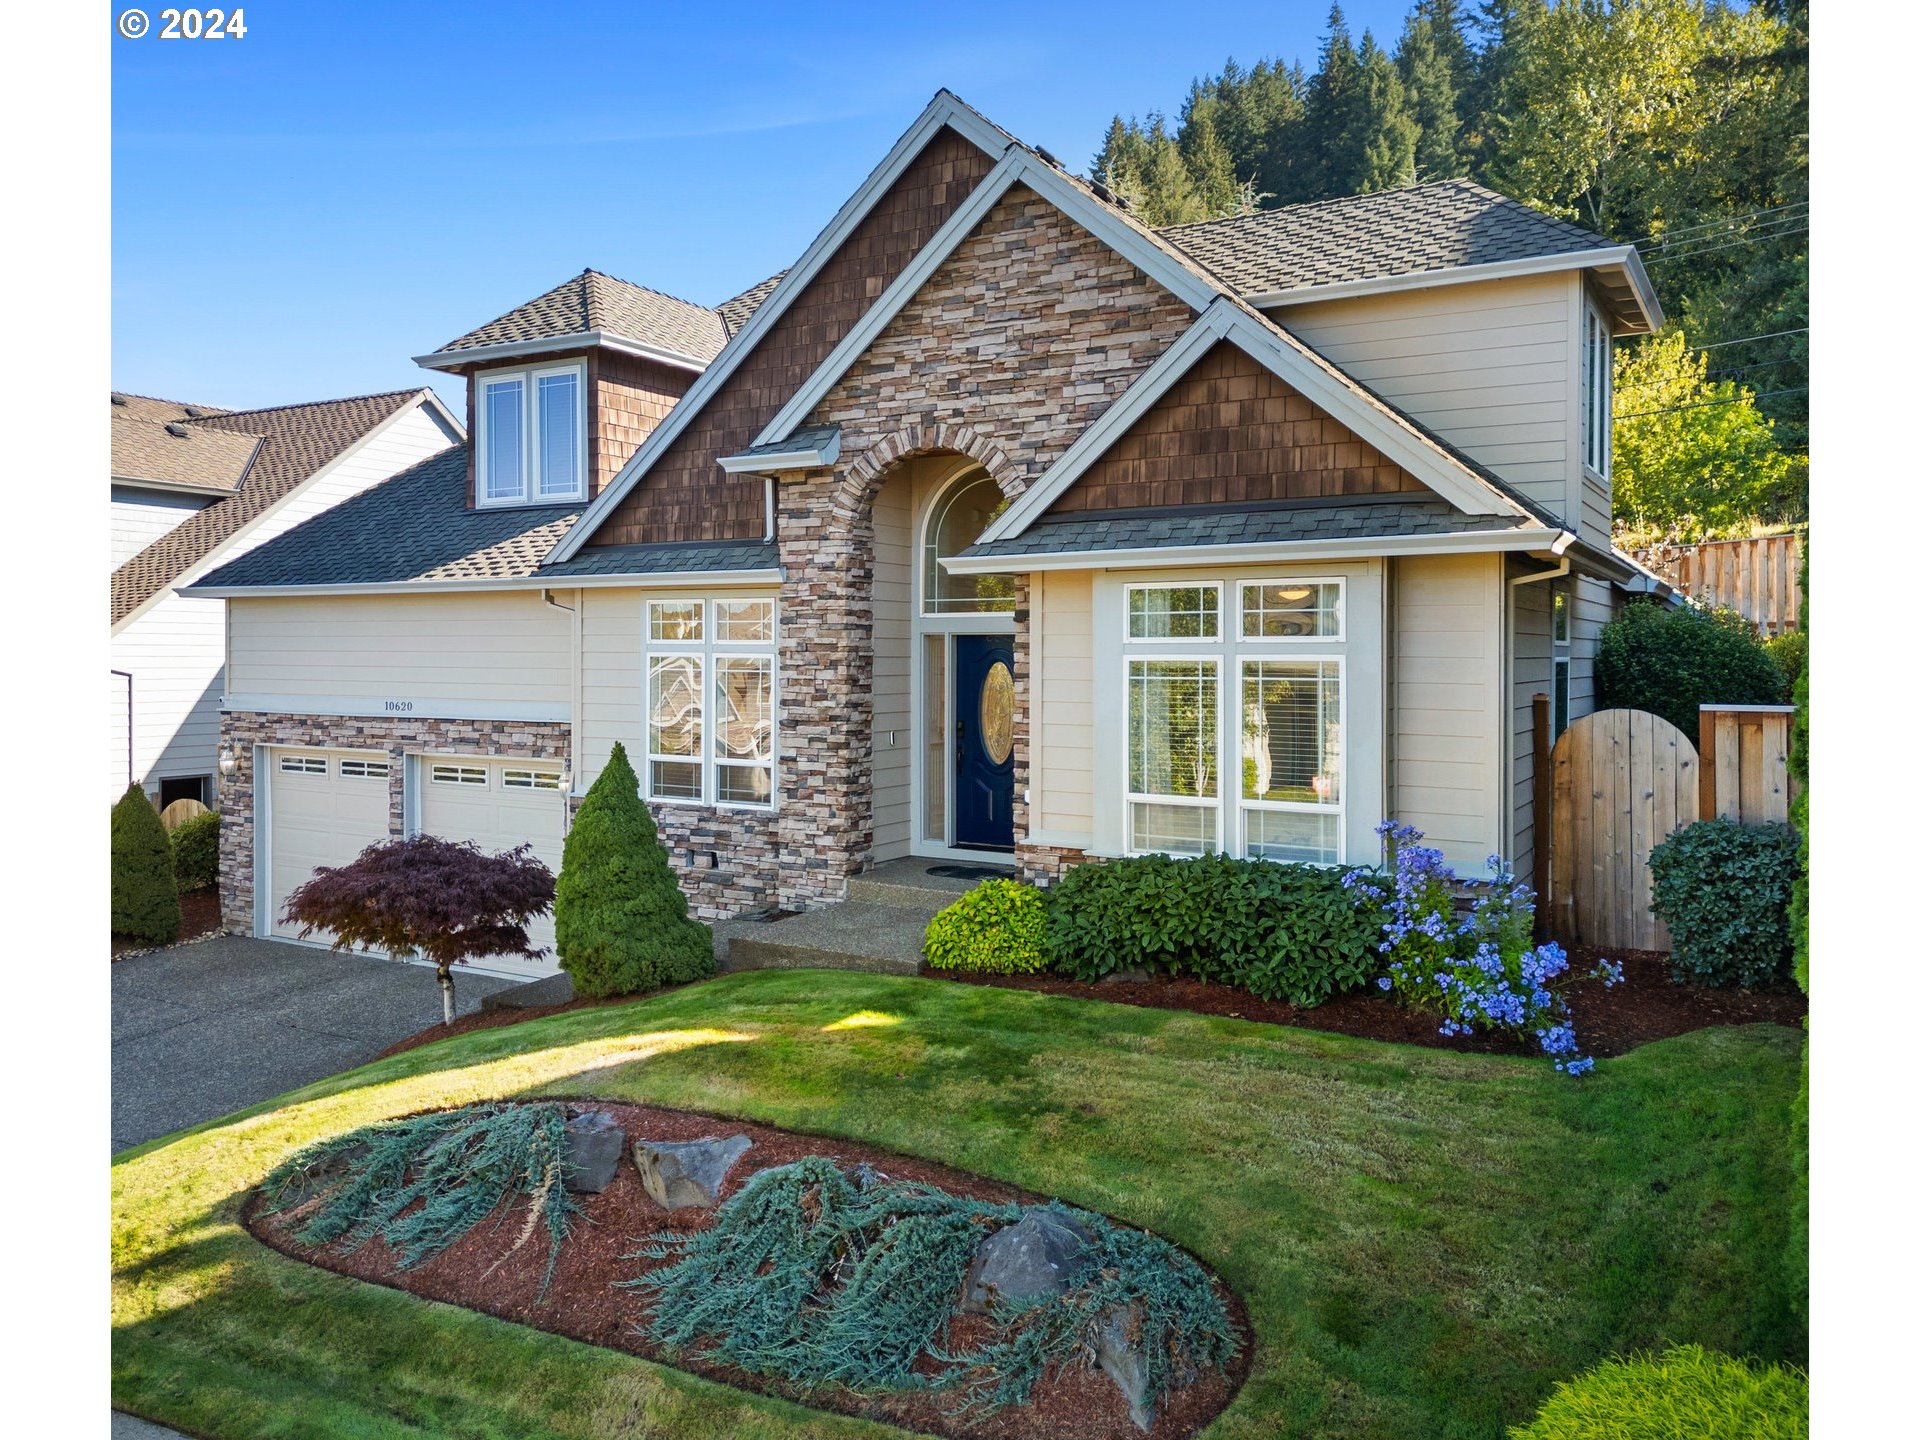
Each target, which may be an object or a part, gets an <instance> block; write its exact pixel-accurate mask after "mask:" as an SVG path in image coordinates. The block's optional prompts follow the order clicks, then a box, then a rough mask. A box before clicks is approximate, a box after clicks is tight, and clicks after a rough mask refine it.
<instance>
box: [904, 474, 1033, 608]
mask: <svg viewBox="0 0 1920 1440" xmlns="http://www.w3.org/2000/svg"><path fill="white" fill-rule="evenodd" d="M1007 505H1008V500H1007V497H1006V496H1005V495H1002V494H1001V493H1000V486H999V485H998V484H997V483H996V482H995V481H994V479H993V477H992V476H991V475H989V474H987V472H986V471H985V470H980V469H971V470H968V471H965V472H963V473H962V474H961V475H960V476H959V477H958V478H957V479H955V480H954V481H953V482H952V483H951V484H950V485H949V486H948V487H947V489H946V490H945V491H944V492H942V493H941V494H940V496H939V497H938V498H936V499H935V501H934V502H933V504H932V505H931V506H929V507H928V510H927V520H926V527H925V529H924V530H923V531H922V533H921V537H920V556H921V558H920V608H921V613H922V614H926V615H964V614H988V613H992V612H995V611H1003V610H1011V609H1013V577H1012V576H1009V575H949V574H948V573H947V572H946V571H945V570H944V569H942V568H941V566H940V561H941V560H942V559H943V558H946V557H949V556H954V555H958V554H959V553H960V552H961V551H962V550H964V549H966V548H967V547H968V546H969V545H971V544H973V542H974V541H976V540H978V539H979V538H980V532H981V531H982V530H985V529H986V528H987V526H989V525H991V524H992V523H993V522H994V521H995V520H997V519H999V517H1000V512H1001V511H1003V510H1005V509H1006V508H1007Z"/></svg>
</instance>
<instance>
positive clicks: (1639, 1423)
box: [1507, 1345, 1808, 1440]
mask: <svg viewBox="0 0 1920 1440" xmlns="http://www.w3.org/2000/svg"><path fill="white" fill-rule="evenodd" d="M1807 1429H1808V1425H1807V1377H1806V1375H1805V1374H1804V1373H1803V1372H1802V1371H1799V1370H1795V1369H1793V1368H1791V1367H1787V1366H1780V1365H1768V1366H1764V1367H1755V1366H1749V1365H1747V1364H1745V1363H1744V1362H1742V1361H1739V1360H1735V1359H1734V1358H1733V1357H1732V1356H1730V1355H1718V1354H1715V1353H1713V1352H1711V1351H1708V1350H1703V1349H1702V1348H1701V1347H1700V1346H1698V1345H1676V1346H1674V1347H1673V1348H1672V1349H1670V1350H1668V1351H1666V1353H1664V1354H1662V1355H1636V1356H1629V1357H1627V1358H1626V1359H1624V1360H1609V1361H1608V1362H1607V1363H1606V1364H1604V1365H1602V1366H1600V1367H1599V1368H1598V1369H1595V1370H1590V1371H1588V1372H1587V1373H1586V1374H1585V1375H1581V1376H1579V1377H1577V1378H1575V1379H1573V1380H1568V1381H1564V1382H1562V1383H1561V1384H1560V1386H1559V1387H1558V1388H1556V1389H1555V1390H1554V1392H1553V1394H1552V1395H1551V1396H1549V1397H1548V1398H1547V1403H1546V1404H1544V1405H1542V1406H1541V1407H1540V1413H1539V1414H1538V1415H1536V1416H1535V1417H1534V1419H1533V1421H1532V1423H1530V1424H1527V1425H1520V1426H1516V1427H1514V1428H1513V1429H1512V1430H1510V1431H1508V1432H1507V1436H1508V1440H1600V1437H1602V1436H1604V1437H1606V1440H1672V1437H1674V1436H1679V1435H1701V1436H1712V1435H1725V1436H1728V1437H1732V1436H1736V1435H1737V1436H1739V1437H1740V1440H1804V1437H1805V1436H1806V1434H1807Z"/></svg>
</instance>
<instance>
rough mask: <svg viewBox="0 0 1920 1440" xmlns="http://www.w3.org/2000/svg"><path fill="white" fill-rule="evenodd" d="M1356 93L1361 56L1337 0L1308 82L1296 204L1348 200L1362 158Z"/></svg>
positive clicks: (1353, 187)
mask: <svg viewBox="0 0 1920 1440" xmlns="http://www.w3.org/2000/svg"><path fill="white" fill-rule="evenodd" d="M1359 92H1360V57H1359V55H1358V53H1356V51H1355V50H1354V48H1353V36H1352V35H1351V34H1349V33H1348V31H1347V17H1346V15H1345V14H1344V13H1343V12H1342V11H1341V9H1340V6H1339V4H1338V0H1336V3H1335V4H1334V7H1333V9H1332V10H1331V11H1330V12H1329V13H1328V15H1327V35H1326V38H1325V39H1324V40H1323V41H1321V43H1320V68H1319V69H1318V70H1316V71H1315V72H1314V75H1313V78H1312V79H1311V80H1309V81H1308V82H1307V103H1306V113H1305V115H1304V116H1303V117H1302V120H1301V127H1300V129H1301V140H1302V143H1303V145H1304V148H1305V150H1306V152H1307V166H1308V167H1309V168H1308V170H1307V174H1306V176H1305V177H1303V179H1304V184H1303V185H1302V187H1301V188H1302V191H1303V193H1301V194H1299V195H1298V196H1297V197H1296V198H1297V199H1300V200H1324V199H1326V198H1328V197H1329V196H1333V195H1351V194H1353V193H1354V189H1355V181H1356V179H1357V178H1358V176H1359V175H1360V173H1361V171H1362V169H1363V167H1364V164H1365V158H1364V156H1363V155H1362V154H1361V153H1360V150H1359V149H1357V148H1356V142H1357V144H1358V146H1359V147H1364V146H1365V144H1366V138H1365V137H1364V136H1356V134H1355V132H1354V124H1353V121H1354V114H1355V109H1356V100H1357V97H1358V95H1359Z"/></svg>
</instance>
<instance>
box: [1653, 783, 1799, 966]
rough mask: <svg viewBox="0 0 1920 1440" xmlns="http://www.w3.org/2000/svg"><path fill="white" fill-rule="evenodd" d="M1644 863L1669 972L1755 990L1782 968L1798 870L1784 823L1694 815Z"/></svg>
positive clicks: (1787, 956)
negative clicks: (1664, 934)
mask: <svg viewBox="0 0 1920 1440" xmlns="http://www.w3.org/2000/svg"><path fill="white" fill-rule="evenodd" d="M1647 864H1648V866H1649V868H1650V869H1651V870H1652V871H1653V913H1654V914H1656V915H1658V916H1659V917H1660V918H1661V919H1662V920H1664V921H1666V923H1667V928H1668V929H1669V930H1671V931H1672V932H1673V969H1674V974H1675V976H1676V977H1687V978H1691V979H1694V980H1698V981H1700V982H1701V983H1702V984H1705V985H1716V986H1728V985H1737V986H1741V987H1743V988H1745V989H1755V988H1757V987H1759V986H1763V985H1771V984H1772V983H1773V982H1774V981H1776V980H1778V979H1779V978H1780V977H1781V976H1782V975H1783V974H1785V973H1786V970H1787V966H1788V964H1789V963H1790V962H1791V960H1792V958H1793V889H1794V882H1795V881H1796V880H1797V879H1798V878H1799V875H1800V840H1799V837H1798V836H1797V835H1795V834H1794V833H1793V828H1792V827H1791V826H1789V825H1741V824H1739V823H1737V822H1735V821H1732V820H1701V821H1698V822H1697V823H1695V824H1692V825H1689V826H1687V827H1686V828H1685V829H1684V830H1678V831H1676V832H1674V834H1672V835H1670V836H1668V837H1667V838H1666V839H1665V840H1663V841H1661V843H1660V844H1658V845H1656V846H1655V847H1654V850H1653V853H1652V854H1651V855H1649V856H1648V857H1647Z"/></svg>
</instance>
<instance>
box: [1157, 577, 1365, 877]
mask: <svg viewBox="0 0 1920 1440" xmlns="http://www.w3.org/2000/svg"><path fill="white" fill-rule="evenodd" d="M1124 595H1125V608H1126V617H1125V629H1124V633H1123V635H1122V652H1123V654H1124V656H1125V663H1126V700H1125V703H1126V726H1125V737H1126V760H1127V776H1126V799H1125V817H1124V823H1125V826H1126V840H1125V844H1126V848H1127V850H1128V852H1129V853H1132V854H1142V853H1148V852H1161V853H1166V854H1173V855H1204V854H1208V853H1210V852H1212V851H1216V850H1224V851H1227V852H1228V853H1230V854H1235V855H1243V856H1248V857H1252V858H1257V859H1272V860H1290V861H1299V862H1305V863H1309V864H1334V863H1338V862H1339V861H1341V860H1343V859H1344V858H1345V854H1346V841H1345V835H1346V812H1345V804H1346V794H1345V791H1346V745H1345V736H1346V732H1347V724H1346V708H1345V707H1346V687H1345V684H1344V678H1345V677H1344V671H1345V663H1346V661H1345V654H1344V648H1343V642H1344V640H1345V623H1346V620H1345V608H1346V599H1345V597H1346V587H1345V583H1344V582H1343V581H1341V580H1337V579H1329V580H1321V579H1311V580H1293V579H1265V578H1262V579H1255V580H1242V581H1235V582H1233V583H1232V584H1228V583H1226V582H1224V581H1183V582H1176V583H1164V584H1140V585H1128V586H1126V587H1124ZM1223 608H1225V609H1226V610H1227V612H1228V613H1226V614H1223V613H1222V610H1223ZM1196 646H1200V647H1205V648H1194V647H1196ZM1216 647H1217V648H1216ZM1223 777H1224V778H1223Z"/></svg>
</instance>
